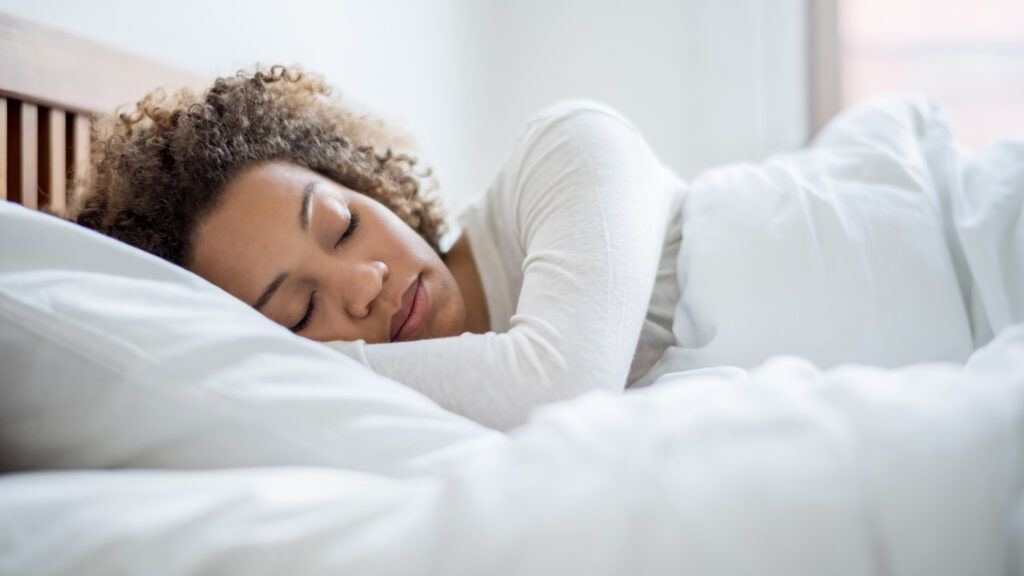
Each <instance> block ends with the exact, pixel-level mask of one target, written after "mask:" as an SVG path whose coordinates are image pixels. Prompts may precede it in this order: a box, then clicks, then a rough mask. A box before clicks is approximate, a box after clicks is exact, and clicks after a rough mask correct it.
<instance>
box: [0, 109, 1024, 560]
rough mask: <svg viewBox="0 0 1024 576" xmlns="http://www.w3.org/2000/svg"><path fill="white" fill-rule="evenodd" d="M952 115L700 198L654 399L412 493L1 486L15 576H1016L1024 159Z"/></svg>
mask: <svg viewBox="0 0 1024 576" xmlns="http://www.w3.org/2000/svg"><path fill="white" fill-rule="evenodd" d="M934 112H935V109H934V108H932V107H930V106H929V105H927V104H925V103H922V102H916V101H912V102H908V101H895V100H894V101H884V102H880V103H878V104H875V105H874V106H872V107H867V108H863V109H861V110H857V111H854V112H852V113H848V114H846V115H844V116H843V117H841V118H840V120H839V121H838V122H836V123H834V124H833V125H832V126H831V128H830V129H827V130H826V131H825V133H823V134H822V135H821V136H819V138H818V139H817V140H816V144H815V148H813V149H812V153H809V154H808V155H800V156H791V157H785V158H779V159H774V160H771V161H769V162H767V163H765V164H764V165H759V166H750V165H745V166H734V167H726V168H723V169H718V170H715V171H709V172H708V173H705V174H703V175H701V176H700V177H698V178H697V179H696V180H695V182H694V186H693V191H694V192H693V194H692V195H691V196H690V197H689V198H688V201H687V202H688V206H689V209H690V211H689V213H688V216H687V218H688V220H687V221H685V222H684V240H683V244H684V247H685V250H683V251H681V255H680V258H681V260H680V263H681V264H682V265H685V268H686V270H687V271H688V272H689V275H688V276H687V278H685V279H684V278H681V280H685V284H684V285H683V286H682V287H683V288H684V290H683V299H682V300H681V306H683V307H684V309H683V310H682V314H681V315H680V316H679V317H685V318H688V319H689V321H690V323H689V324H686V325H684V324H682V323H679V324H678V325H677V329H678V330H677V337H678V338H680V346H678V347H676V348H674V349H673V350H674V351H671V352H670V353H669V354H666V356H665V358H663V362H662V363H661V364H660V369H661V371H662V375H661V376H660V378H658V379H657V381H656V382H655V383H654V384H653V385H652V386H650V387H648V388H641V389H636V390H631V391H629V392H627V393H626V394H624V395H612V394H609V393H605V392H593V393H590V394H587V395H585V396H582V397H579V398H577V399H575V400H571V401H566V402H562V403H558V404H553V405H549V406H546V407H542V408H540V409H538V410H536V411H535V412H534V413H533V414H532V417H531V419H530V421H529V422H528V423H527V424H526V425H525V426H523V427H521V428H518V429H516V430H514V431H513V432H512V433H510V434H509V435H508V437H507V438H505V437H494V441H493V442H492V441H487V442H481V443H479V444H478V445H476V446H475V447H473V448H472V449H463V450H459V451H454V452H452V456H451V457H447V458H434V459H427V460H424V461H422V463H409V464H408V466H407V467H406V468H405V469H404V470H405V472H404V473H403V475H402V477H389V476H385V475H378V474H371V473H367V472H355V471H351V470H346V469H340V468H326V467H321V468H314V467H307V468H302V467H288V468H282V467H265V468H244V469H241V468H240V469H229V470H206V471H158V470H100V471H76V472H36V473H18V474H8V475H6V476H3V477H0V574H4V575H7V574H10V575H15V574H17V575H23V574H41V575H43V574H75V575H78V574H103V575H106V574H146V575H172V574H175V575H176V574H245V575H260V574H289V575H296V576H297V575H303V574H444V575H447V574H452V575H459V574H467V575H469V574H473V575H477V574H496V575H497V574H522V575H531V576H543V575H548V574H550V575H556V574H557V575H565V574H588V575H591V574H594V575H603V574H607V575H612V574H628V575H632V574H696V575H701V574H758V575H768V576H771V575H777V574H778V575H781V574H809V575H825V574H829V575H831V574H850V575H853V574H857V575H863V574H872V575H873V574H879V575H887V576H895V575H928V576H933V575H934V576H939V575H945V574H949V575H968V574H970V575H988V574H992V575H996V574H999V575H1002V574H1024V497H1022V494H1024V222H1022V211H1021V207H1022V204H1024V154H1022V151H1024V142H1020V141H1018V142H1006V143H1003V144H1001V145H999V146H996V147H993V148H990V149H989V150H987V151H984V152H982V153H980V154H977V155H974V154H969V153H967V152H966V151H964V150H961V149H959V148H957V147H956V146H955V145H954V144H953V140H952V138H951V136H949V133H948V129H947V128H946V127H945V124H944V121H943V120H942V118H941V115H939V114H935V113H934ZM868 152H870V153H868ZM856 158H861V160H862V161H861V162H857V161H855V159H856ZM851 182H852V183H856V182H861V184H862V185H861V186H859V187H858V186H856V185H855V184H851ZM752 191H760V192H759V193H757V194H754V193H753V192H752ZM716 193H717V194H716ZM886 194H888V195H891V197H889V198H887V199H883V198H882V197H881V196H880V195H886ZM740 199H744V201H743V202H742V203H739V204H737V202H738V201H739V200H740ZM729 206H733V208H732V209H730V208H729ZM794 207H798V208H800V209H801V210H802V211H795V212H794V211H793V208H794ZM702 211H704V214H705V215H709V214H718V218H717V220H716V221H715V222H716V224H715V225H714V226H712V225H711V223H709V221H708V220H706V219H705V220H701V219H698V218H697V216H698V215H700V214H701V213H702ZM730 238H731V239H733V240H735V242H730V241H729V239H730ZM897 239H899V240H901V241H902V243H896V242H895V240H897ZM687 242H689V244H687ZM744 244H746V245H747V247H748V250H749V248H750V246H751V245H752V246H756V247H757V250H756V251H755V252H754V253H753V254H754V255H753V256H750V255H749V254H748V256H747V258H748V260H749V264H750V265H749V266H746V267H739V266H735V265H728V264H729V260H728V258H733V259H735V258H738V257H740V256H741V255H742V254H741V253H740V252H739V250H740V249H741V248H742V246H743V245H744ZM700 254H704V255H705V256H714V259H713V260H708V261H701V260H700V259H698V258H697V256H698V255H700ZM808 254H810V255H811V256H813V257H812V258H806V257H805V256H807V255H808ZM809 262H810V263H811V264H808V263H809ZM733 264H735V261H733ZM780 271H785V272H787V274H783V275H780V274H779V273H780ZM682 274H683V273H682V271H681V272H680V275H681V276H682ZM729 279H731V280H732V281H733V283H730V282H725V281H726V280H729ZM799 279H802V280H803V281H802V282H801V281H796V280H799ZM715 282H724V283H723V284H720V285H719V287H718V290H717V291H716V290H715ZM730 298H731V299H730ZM808 310H812V311H814V312H815V314H807V313H806V312H807V311H808ZM677 320H678V318H677ZM680 322H681V321H680ZM744 327H746V328H747V332H746V334H747V335H746V336H744V332H743V328H744ZM993 336H994V337H993ZM686 338H692V339H694V340H693V341H692V343H691V344H692V345H691V346H689V347H687V345H686V342H687V341H686ZM977 346H982V347H981V348H980V349H978V350H975V348H976V347H977ZM729 353H735V354H737V356H736V357H735V362H729V361H728V358H727V357H726V356H727V355H728V354H729ZM779 353H784V354H785V355H779ZM797 355H799V356H800V357H798V356H797ZM764 360H766V361H764ZM762 361H763V362H762ZM851 361H852V362H857V363H851ZM926 361H927V362H926ZM906 363H912V365H910V366H905V367H896V366H899V365H901V364H906ZM726 364H732V365H733V367H723V365H726ZM735 366H745V367H750V368H749V369H745V368H740V367H735ZM682 369H685V370H686V371H679V370H682ZM430 433H431V432H430V431H429V430H427V431H423V430H421V431H420V434H430ZM418 440H421V441H422V440H423V439H422V438H418ZM254 441H256V440H254ZM397 464H400V463H396V465H395V466H393V468H395V469H399V468H401V466H399V465H397Z"/></svg>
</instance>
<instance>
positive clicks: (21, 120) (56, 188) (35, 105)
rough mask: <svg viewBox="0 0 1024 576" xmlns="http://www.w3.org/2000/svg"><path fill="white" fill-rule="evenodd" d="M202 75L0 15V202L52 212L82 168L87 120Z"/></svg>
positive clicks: (199, 81)
mask: <svg viewBox="0 0 1024 576" xmlns="http://www.w3.org/2000/svg"><path fill="white" fill-rule="evenodd" d="M204 84H206V79H205V78H203V77H201V76H199V75H195V74H190V73H187V72H183V71H181V70H177V69H175V68H171V67H168V66H165V65H163V64H159V63H156V62H153V61H150V60H147V59H145V58H141V57H139V56H135V55H132V54H128V53H126V52H123V51H120V50H115V49H112V48H109V47H106V46H103V45H102V44H99V43H96V42H93V41H91V40H86V39H84V38H81V37H77V36H75V35H73V34H68V33H66V32H62V31H59V30H55V29H53V28H49V27H46V26H42V25H39V24H36V23H33V22H29V21H27V20H24V19H21V18H17V17H14V16H10V15H7V14H3V13H0V200H10V201H13V202H17V203H19V204H22V205H24V206H26V207H28V208H33V209H44V210H49V211H53V212H57V213H60V212H61V211H63V209H64V207H65V206H66V204H67V191H68V182H69V181H70V180H71V179H73V178H75V177H76V176H78V175H79V174H82V173H83V171H84V170H86V168H87V167H88V165H89V139H90V119H91V117H92V116H93V115H94V114H97V113H110V112H113V111H114V110H115V109H116V108H117V107H118V106H120V105H122V104H129V103H133V102H135V101H137V100H138V99H139V98H141V97H142V96H144V95H145V94H146V93H148V92H149V91H150V90H152V89H153V88H156V87H158V86H168V87H178V86H192V87H194V88H197V89H201V87H202V86H203V85H204Z"/></svg>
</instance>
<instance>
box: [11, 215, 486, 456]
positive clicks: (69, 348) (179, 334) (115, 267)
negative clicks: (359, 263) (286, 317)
mask: <svg viewBox="0 0 1024 576" xmlns="http://www.w3.org/2000/svg"><path fill="white" fill-rule="evenodd" d="M0 246H2V247H3V249H2V251H0V367H2V368H0V370H2V372H0V374H2V378H3V381H2V386H0V469H2V470H5V471H10V470H23V469H39V468H69V467H71V468H77V467H158V468H207V467H235V466H259V465H322V466H337V467H343V468H349V469H353V470H361V471H367V472H376V473H382V474H389V475H394V476H403V475H414V474H418V473H420V472H422V471H425V470H426V469H427V468H429V467H430V466H431V465H433V464H435V463H439V462H442V461H444V460H445V459H446V458H447V457H450V456H453V455H455V454H458V453H459V452H460V451H462V450H470V449H474V448H475V447H477V446H480V445H486V444H489V443H492V442H503V441H505V440H504V436H502V435H500V434H499V433H496V432H493V431H491V430H489V429H486V428H484V427H482V426H480V425H478V424H476V423H474V422H472V421H470V420H468V419H465V418H463V417H461V416H458V415H455V414H452V413H450V412H447V411H445V410H443V409H442V408H440V407H439V406H437V405H436V404H435V403H434V402H432V401H431V400H429V399H428V398H426V397H425V396H423V395H421V394H419V393H418V392H416V391H414V390H412V389H410V388H407V387H405V386H402V385H400V384H399V383H397V382H394V381H392V380H389V379H387V378H384V377H382V376H379V375H377V374H375V373H373V372H372V371H370V370H369V369H368V368H366V367H365V366H362V365H360V364H359V363H358V362H356V361H355V360H353V359H351V358H349V357H347V356H345V355H344V354H341V353H339V352H336V351H333V350H331V349H329V348H327V347H326V346H323V345H321V344H319V343H316V342H313V341H310V340H307V339H304V338H302V337H300V336H297V335H295V334H292V333H291V332H289V331H288V330H287V329H285V328H283V327H281V326H279V325H277V324H275V323H274V322H272V321H270V320H268V319H267V318H265V317H264V316H263V315H262V314H260V313H259V312H257V311H256V310H254V309H252V308H251V307H249V306H248V305H247V304H245V303H244V302H241V301H240V300H237V299H236V298H234V297H233V296H231V295H230V294H228V293H226V292H224V291H223V290H221V289H220V288H218V287H216V286H214V285H213V284H210V283H208V282H206V281H205V280H203V279H202V278H200V277H199V276H196V275H195V274H192V273H191V272H189V271H187V270H185V269H183V268H180V267H178V266H175V265H173V264H170V263H168V262H166V261H164V260H162V259H160V258H158V257H156V256H153V255H151V254H148V253H146V252H144V251H141V250H138V249H136V248H134V247H131V246H129V245H127V244H124V243H121V242H119V241H117V240H114V239H112V238H109V237H107V236H104V235H102V234H99V233H97V232H94V231H92V230H88V229H86V228H84V227H81V226H78V225H75V224H73V223H71V222H67V221H64V220H61V219H59V218H55V217H53V216H49V215H46V214H42V213H38V212H33V211H31V210H28V209H25V208H23V207H21V206H17V205H15V204H12V203H8V202H2V203H0Z"/></svg>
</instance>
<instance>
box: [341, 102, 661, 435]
mask: <svg viewBox="0 0 1024 576" xmlns="http://www.w3.org/2000/svg"><path fill="white" fill-rule="evenodd" d="M668 172H669V171H668V169H667V168H665V167H664V166H663V165H662V164H661V163H660V161H659V160H658V159H657V158H656V157H655V155H654V153H653V152H652V150H651V149H650V148H649V146H648V145H647V143H646V141H645V140H644V139H643V137H642V136H641V135H640V133H639V132H638V131H637V129H636V128H635V127H634V126H633V125H632V124H631V123H630V122H629V121H627V120H626V119H625V118H623V117H622V116H621V115H620V114H618V113H617V112H615V111H614V110H613V109H611V108H608V107H606V106H604V105H602V104H599V103H594V102H588V101H566V102H562V103H559V104H558V105H555V106H552V107H549V108H547V109H545V110H544V111H542V112H541V113H540V114H538V115H537V116H535V117H533V118H532V119H531V121H530V122H528V123H527V126H526V129H525V130H524V131H523V133H522V134H521V135H520V137H519V139H517V140H516V144H515V145H514V146H513V150H512V153H511V154H510V155H509V156H508V157H507V159H506V165H505V166H504V168H503V170H502V175H503V177H502V178H500V179H498V180H497V181H496V185H495V186H496V187H497V188H494V187H492V189H491V190H489V192H488V193H489V194H490V193H494V194H508V195H510V196H508V197H507V200H508V202H506V203H505V206H507V207H508V208H510V213H509V214H508V217H509V218H513V219H514V222H513V224H514V225H513V227H512V229H513V230H514V231H515V232H516V234H517V235H518V236H519V238H518V241H519V242H520V243H521V246H522V247H523V252H524V253H525V259H524V261H523V263H522V266H523V284H522V288H521V291H520V295H519V300H518V302H517V304H516V310H515V314H514V315H513V317H512V319H511V321H510V328H509V330H508V331H506V332H503V333H496V332H488V333H486V334H472V333H468V332H467V333H464V334H462V335H459V336H454V337H449V338H437V339H429V340H418V341H413V342H393V343H386V344H366V343H365V342H364V341H363V340H358V341H355V342H335V343H330V345H332V346H333V347H335V348H336V349H338V350H341V351H342V352H345V353H346V354H348V355H350V356H352V357H354V358H356V359H358V360H360V361H362V362H363V363H364V364H366V365H367V366H369V367H370V368H371V369H372V370H374V371H375V372H377V373H379V374H382V375H384V376H387V377H389V378H392V379H394V380H396V381H398V382H400V383H402V384H405V385H407V386H410V387H412V388H414V389H416V390H418V391H420V392H421V393H423V394H424V395H426V396H428V397H429V398H431V399H433V400H434V401H435V402H437V403H438V404H439V405H441V406H442V407H443V408H445V409H448V410H451V411H453V412H456V413H458V414H462V415H464V416H466V417H469V418H471V419H473V420H476V421H478V422H480V423H482V424H484V425H486V426H490V427H492V428H497V429H509V428H512V427H514V426H516V425H518V424H520V423H522V422H523V421H525V419H526V415H527V413H528V412H529V410H530V409H531V408H533V407H535V406H538V405H540V404H544V403H548V402H553V401H557V400H562V399H566V398H570V397H573V396H576V395H579V394H581V393H584V392H587V391H590V390H610V391H616V392H621V391H622V390H623V389H624V388H625V386H626V380H627V377H628V372H629V367H630V363H631V361H632V358H633V354H634V351H635V348H636V345H637V342H638V339H639V337H640V330H641V328H642V325H643V321H644V318H645V316H646V311H647V305H648V302H649V301H650V297H651V291H652V290H653V287H654V281H655V275H656V272H657V266H658V262H659V259H660V254H661V246H662V242H663V239H664V236H665V230H666V227H667V225H668V221H669V214H668V212H669V207H670V204H671V203H670V195H669V193H668V190H669V188H670V187H669V186H668V185H667V184H666V181H665V179H666V178H667V177H668V176H667V173H668Z"/></svg>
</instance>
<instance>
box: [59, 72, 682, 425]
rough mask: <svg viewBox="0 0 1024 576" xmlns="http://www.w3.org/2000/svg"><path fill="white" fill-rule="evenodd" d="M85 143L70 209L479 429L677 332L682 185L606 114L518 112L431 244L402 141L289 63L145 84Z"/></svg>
mask: <svg viewBox="0 0 1024 576" xmlns="http://www.w3.org/2000/svg"><path fill="white" fill-rule="evenodd" d="M95 138H96V140H95V141H94V144H93V147H94V152H93V158H92V173H91V176H90V178H89V179H88V180H87V181H85V182H82V183H81V184H80V186H79V190H78V193H77V195H76V197H75V203H74V205H73V207H72V210H71V212H70V214H69V216H70V217H71V218H72V219H74V220H75V221H77V222H78V223H80V224H82V225H85V226H87V227H90V228H93V229H95V230H98V231H100V232H103V233H105V234H108V235H110V236H113V237H115V238H118V239H120V240H122V241H124V242H127V243H129V244H132V245H135V246H137V247H139V248H141V249H143V250H146V251H148V252H151V253H153V254H155V255H157V256H160V257H162V258H164V259H166V260H168V261H170V262H173V263H175V264H178V265H180V266H182V267H185V268H187V269H189V270H191V271H193V272H195V273H196V274H198V275H200V276H202V277H203V278H205V279H207V280H209V281H210V282H212V283H213V284H216V285H217V286H219V287H221V288H223V289H224V290H225V291H227V292H228V293H230V294H232V295H233V296H235V297H237V298H239V299H240V300H242V301H244V302H246V303H248V304H249V305H251V306H252V307H253V308H255V309H256V310H258V311H260V312H261V313H262V314H264V315H266V316H267V317H268V318H269V319H271V320H273V321H274V322H276V323H278V324H280V325H282V326H284V327H286V328H287V329H289V330H291V331H292V332H294V333H296V334H299V335H301V336H304V337H307V338H311V339H314V340H317V341H321V342H324V343H325V344H326V345H328V346H331V347H334V348H336V349H338V350H340V351H342V352H344V353H345V354H347V355H349V356H351V357H353V358H355V359H357V360H358V361H360V362H362V363H364V364H365V365H366V366H368V367H369V368H371V369H372V370H374V371H375V372H377V373H379V374H382V375H384V376H387V377H390V378H392V379H394V380H396V381H398V382H401V383H403V384H405V385H407V386H410V387H412V388H414V389H417V390H419V391H420V392H422V393H423V394H425V395H426V396H428V397H430V398H432V399H433V400H434V401H436V402H437V403H439V404H440V405H441V406H442V407H444V408H446V409H449V410H451V411H453V412H456V413H459V414H463V415H465V416H467V417H469V418H472V419H474V420H477V421H478V422H481V423H483V424H485V425H488V426H491V427H495V428H499V429H508V428H511V427H513V426H515V425H517V424H519V423H521V422H522V421H523V420H524V419H525V416H526V414H527V412H528V411H529V410H530V409H531V408H533V407H535V406H538V405H540V404H544V403H547V402H552V401H556V400H560V399H565V398H568V397H572V396H575V395H578V394H581V393H583V392H586V391H589V390H596V389H601V390H611V391H622V390H623V389H624V388H626V387H627V386H631V385H634V384H637V383H638V382H639V381H641V380H642V377H643V376H644V374H645V373H646V372H648V370H649V369H650V368H651V367H652V366H653V365H654V364H655V362H656V361H657V360H658V358H659V356H660V355H661V353H662V352H663V351H664V350H665V349H666V348H667V347H668V346H670V345H671V344H672V342H673V335H672V314H673V307H674V305H675V303H676V301H677V300H678V298H679V289H678V286H677V284H676V277H675V276H676V275H675V259H676V258H675V257H676V253H677V252H678V249H679V244H680V227H679V215H678V212H679V210H678V209H677V207H678V201H679V198H680V195H681V193H682V191H683V187H684V184H683V183H682V182H681V181H680V180H679V179H678V178H677V177H676V176H675V175H674V174H673V173H672V171H671V170H670V169H668V168H666V167H665V166H664V165H663V164H662V163H661V162H659V160H658V159H657V158H656V156H655V154H654V153H653V152H652V151H651V149H650V148H649V147H648V145H647V143H646V142H645V140H644V138H643V137H642V136H641V134H640V133H639V132H638V131H637V129H636V128H635V127H634V126H633V125H632V124H631V123H630V122H629V121H628V120H626V119H625V118H623V117H622V116H621V115H620V114H618V113H617V112H616V111H614V110H612V109H610V108H608V107H606V106H604V105H601V104H598V103H594V102H589V101H565V102H561V103H559V104H556V105H554V106H550V107H548V108H546V109H544V110H543V111H541V112H540V113H539V114H537V115H535V116H534V117H532V118H531V119H530V120H529V121H528V122H527V124H526V126H525V128H524V129H523V130H522V132H521V133H520V134H519V136H518V138H517V139H516V140H515V143H514V144H513V146H512V149H511V151H510V152H509V154H508V155H507V157H506V159H505V161H504V164H503V166H502V168H501V169H500V171H499V172H498V174H497V175H496V176H495V177H494V179H493V181H492V183H491V185H490V187H489V188H488V189H487V190H486V192H485V193H483V194H481V195H479V196H478V197H477V198H476V200H475V202H474V203H473V204H471V205H470V206H469V208H467V209H466V210H465V211H464V212H463V213H461V214H459V215H458V216H457V222H458V224H459V226H460V228H461V235H460V236H459V237H458V238H457V239H456V240H455V241H454V243H453V244H452V246H451V248H450V249H448V250H445V251H443V250H442V249H441V238H442V237H443V236H444V234H445V233H446V230H447V228H446V222H445V215H444V213H443V211H442V208H441V205H440V203H439V200H438V199H436V198H434V197H432V193H433V192H434V187H433V183H434V181H433V178H432V177H431V176H430V172H429V170H422V169H420V168H417V162H416V160H415V158H414V157H412V156H410V155H408V154H407V152H408V151H409V148H410V146H408V144H407V139H405V138H404V137H403V136H402V135H400V134H399V133H397V132H395V131H394V130H392V129H390V128H389V127H387V126H386V125H385V124H384V123H382V122H381V121H379V120H377V119H374V118H373V117H372V116H370V115H367V114H363V113H359V112H357V111H356V110H355V109H354V108H352V107H351V106H349V105H347V104H346V103H343V102H342V101H341V100H340V99H339V98H337V97H336V96H334V95H332V90H331V88H330V87H329V86H328V85H327V84H326V83H325V82H324V80H323V79H322V78H320V77H318V76H316V75H313V74H309V73H306V72H303V71H302V70H300V69H296V68H291V69H289V68H284V67H274V68H272V69H270V70H256V71H252V72H249V71H243V72H239V73H238V74H237V75H235V76H231V77H225V78H219V79H217V80H216V81H215V82H214V83H213V85H212V87H210V88H209V89H207V90H206V91H205V93H203V94H194V93H192V92H189V91H187V90H183V91H180V92H178V93H176V94H173V95H170V96H168V95H165V94H164V93H163V92H162V91H155V92H153V93H151V94H150V95H148V96H147V97H146V98H144V99H143V100H141V101H140V102H139V103H138V104H137V105H136V106H135V108H134V110H132V111H130V112H128V113H123V114H120V115H118V116H110V117H107V118H102V119H100V121H99V122H98V124H97V127H96V133H95ZM403 152H406V153H403Z"/></svg>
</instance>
